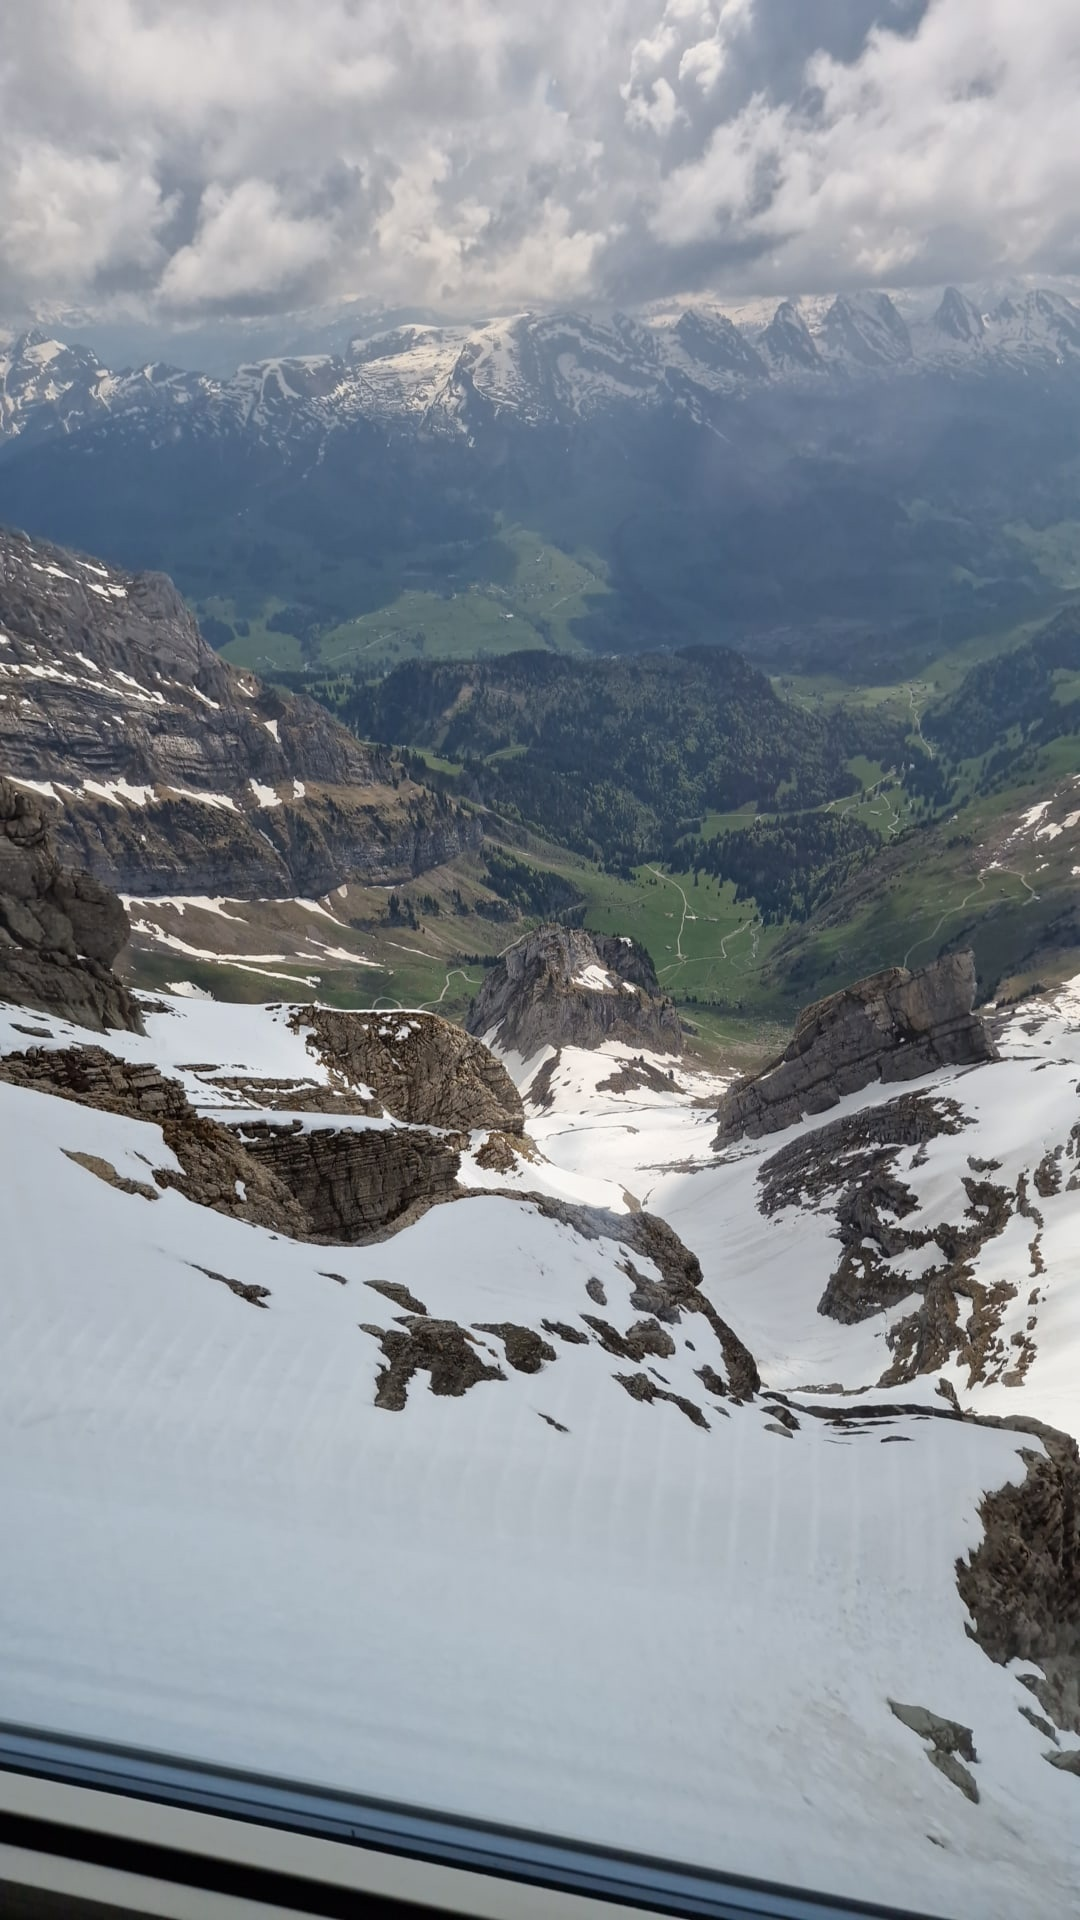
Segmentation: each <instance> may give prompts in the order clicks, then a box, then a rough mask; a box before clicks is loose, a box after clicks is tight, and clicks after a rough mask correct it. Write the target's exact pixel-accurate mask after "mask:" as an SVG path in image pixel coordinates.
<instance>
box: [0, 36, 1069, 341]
mask: <svg viewBox="0 0 1080 1920" xmlns="http://www.w3.org/2000/svg"><path fill="white" fill-rule="evenodd" d="M4 14H5V18H4V42H3V49H2V52H0V311H2V310H5V309H6V310H9V311H10V310H11V309H13V308H15V307H18V306H20V305H22V306H29V307H33V306H37V305H50V304H56V303H61V302H68V303H74V302H79V303H83V304H84V305H86V306H88V307H91V308H93V307H95V305H96V306H97V307H98V308H100V309H104V310H107V311H112V312H113V313H117V314H118V313H122V312H124V311H127V312H131V313H135V312H137V311H143V312H145V313H147V314H149V315H156V316H158V317H159V318H162V319H165V320H170V319H171V320H173V321H177V322H178V321H181V320H182V321H184V322H189V321H190V320H191V319H192V318H193V317H195V316H198V315H200V314H205V315H208V316H214V315H219V316H221V315H227V314H230V313H232V314H252V315H258V314H272V313H275V312H281V311H282V310H288V309H290V308H299V307H303V306H306V305H310V304H311V303H313V302H315V301H320V300H324V299H330V298H332V297H335V296H346V295H354V296H360V297H361V298H364V299H367V300H369V301H377V300H382V301H385V302H387V303H388V304H402V303H405V304H415V305H423V306H429V307H437V308H440V309H442V310H444V311H447V312H455V311H456V312H462V313H465V312H468V313H472V314H475V313H477V312H481V311H485V310H488V311H490V310H496V309H503V310H505V309H506V308H507V307H512V306H521V305H527V304H529V305H542V304H549V303H553V302H563V301H574V302H580V303H582V304H588V303H589V302H590V301H594V302H597V303H601V302H607V301H609V300H618V301H622V302H628V301H641V300H647V299H649V298H652V297H658V296H660V295H664V294H667V293H670V292H674V291H678V290H690V289H691V288H695V287H704V286H710V285H711V286H715V287H716V288H717V289H718V290H720V291H727V292H747V291H760V292H767V291H776V292H778V293H787V292H798V291H811V290H814V289H817V288H827V287H830V286H834V285H835V286H844V287H846V286H858V285H865V284H871V285H872V284H880V283H882V282H888V283H890V284H897V285H902V284H917V283H925V282H928V281H930V280H932V279H934V278H964V277H968V276H977V275H986V276H990V275H993V274H997V273H1038V272H1040V271H1045V272H1048V273H1050V272H1067V271H1071V270H1073V265H1074V263H1075V261H1076V259H1077V257H1078V253H1080V243H1078V221H1077V216H1076V213H1075V211H1074V210H1075V208H1076V207H1077V205H1078V204H1080V193H1078V187H1080V157H1077V153H1076V143H1075V139H1074V137H1073V132H1072V123H1073V120H1074V117H1075V114H1074V102H1075V99H1076V97H1077V93H1078V90H1080V12H1078V10H1077V8H1076V5H1075V0H1039V5H1038V7H1036V8H1031V9H1021V8H1018V7H1017V5H1016V4H1015V0H446V3H444V4H439V0H305V4H304V6H303V8H297V6H296V5H295V0H184V4H183V5H181V6H178V5H176V4H175V0H94V5H93V6H90V5H88V4H87V0H7V3H6V6H5V9H4Z"/></svg>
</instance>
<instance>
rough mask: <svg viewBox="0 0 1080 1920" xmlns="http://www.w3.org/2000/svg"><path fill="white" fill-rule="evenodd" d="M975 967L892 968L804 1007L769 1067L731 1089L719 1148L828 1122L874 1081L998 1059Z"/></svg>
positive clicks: (947, 961)
mask: <svg viewBox="0 0 1080 1920" xmlns="http://www.w3.org/2000/svg"><path fill="white" fill-rule="evenodd" d="M974 999H975V961H974V958H973V956H972V955H971V954H970V953H950V954H945V955H944V956H943V957H942V958H941V959H940V960H936V961H935V962H934V963H933V965H932V966H929V967H922V968H920V969H919V971H918V972H915V973H910V972H908V971H907V969H906V968H904V967H890V968H889V969H887V970H886V971H885V972H883V973H874V974H871V975H870V976H869V978H868V979H865V980H859V981H857V982H856V984H855V985H854V986H852V987H845V988H844V989H842V991H841V992H839V993H834V994H830V996H829V998H828V999H827V1000H819V1001H817V1002H816V1004H815V1005H814V1006H811V1007H806V1008H804V1009H803V1011H802V1013H800V1015H799V1017H798V1020H797V1021H796V1023H795V1033H794V1037H793V1039H792V1041H791V1043H790V1045H789V1046H788V1047H787V1048H786V1049H785V1051H784V1052H783V1053H782V1054H781V1055H780V1058H779V1059H778V1060H775V1061H773V1063H772V1064H771V1066H768V1067H766V1068H765V1069H764V1071H763V1072H761V1073H759V1074H756V1075H755V1076H754V1077H753V1078H752V1079H750V1080H745V1081H743V1082H742V1084H741V1085H738V1086H735V1087H732V1089H731V1091H730V1092H729V1093H727V1094H725V1096H724V1099H723V1100H722V1101H721V1104H720V1106H719V1108H718V1110H717V1116H716V1117H717V1119H718V1121H719V1123H720V1127H719V1132H718V1133H717V1135H716V1142H715V1144H716V1146H717V1148H720V1147H725V1146H727V1145H729V1143H730V1142H731V1141H733V1140H737V1139H739V1138H740V1137H741V1136H742V1135H743V1134H749V1136H750V1137H751V1139H758V1138H759V1137H760V1136H761V1135H762V1134H764V1133H776V1132H779V1131H780V1129H781V1128H783V1127H790V1126H793V1125H794V1124H795V1122H796V1121H798V1120H801V1119H803V1117H804V1116H805V1115H806V1114H814V1113H824V1112H826V1111H827V1110H828V1109H829V1108H830V1107H834V1106H835V1105H836V1103H837V1101H838V1100H841V1099H842V1098H843V1096H844V1095H845V1094H848V1093H856V1092H858V1090H859V1089H860V1088H861V1087H866V1086H869V1085H870V1084H871V1083H872V1082H873V1081H875V1080H883V1081H894V1080H914V1079H917V1078H918V1077H919V1076H920V1075H921V1074H925V1073H931V1072H933V1071H934V1069H935V1068H938V1067H946V1066H968V1065H975V1064H978V1063H981V1062H983V1061H987V1060H994V1059H996V1058H997V1053H996V1049H995V1047H994V1043H993V1041H992V1040H991V1038H990V1035H989V1034H988V1032H987V1030H986V1028H985V1026H984V1025H983V1023H982V1021H981V1020H980V1018H979V1016H978V1015H977V1014H976V1013H973V1012H972V1006H973V1003H974Z"/></svg>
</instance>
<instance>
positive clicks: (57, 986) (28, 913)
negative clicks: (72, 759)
mask: <svg viewBox="0 0 1080 1920" xmlns="http://www.w3.org/2000/svg"><path fill="white" fill-rule="evenodd" d="M128 932H129V926H128V917H127V914H126V913H125V912H124V909H123V907H122V906H121V904H120V901H119V900H118V899H117V898H116V895H115V894H114V893H110V892H109V890H108V888H107V887H103V886H102V885H100V883H99V882H98V881H96V880H94V879H92V878H91V876H90V875H89V874H88V873H80V872H76V871H74V870H72V869H71V868H70V867H63V866H61V864H60V861H59V859H58V858H57V855H56V850H55V847H54V845H53V839H52V835H51V832H50V829H49V823H48V820H47V819H46V817H45V813H44V810H43V808H42V805H41V802H40V801H39V800H38V798H37V797H36V795H34V794H32V793H27V792H24V791H20V790H19V789H18V788H17V787H14V786H12V785H11V783H10V782H9V781H7V780H4V779H0V1000H10V1001H15V1002H16V1003H17V1004H18V1005H20V1006H24V1007H38V1008H40V1009H42V1010H43V1011H45V1012H47V1013H58V1014H61V1015H63V1017H64V1018H65V1019H67V1020H73V1021H74V1022H75V1023H76V1024H77V1025H78V1026H83V1027H90V1028H93V1029H94V1030H95V1031H97V1032H99V1033H101V1032H104V1031H105V1030H106V1029H107V1028H109V1027H121V1028H125V1029H127V1030H128V1031H129V1032H132V1033H141V1032H142V1016H141V1014H140V1012H139V1008H138V1003H137V1002H136V1001H135V999H134V998H133V997H132V995H131V994H130V993H129V992H128V990H127V988H126V987H125V986H123V985H122V984H121V982H120V981H119V980H118V979H117V978H116V977H115V975H114V974H113V973H112V971H111V962H112V961H113V960H115V958H116V956H117V954H118V953H119V952H120V949H121V947H123V946H124V944H125V942H126V941H127V938H128Z"/></svg>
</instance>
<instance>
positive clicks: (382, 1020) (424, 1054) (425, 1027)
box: [290, 1007, 525, 1134]
mask: <svg viewBox="0 0 1080 1920" xmlns="http://www.w3.org/2000/svg"><path fill="white" fill-rule="evenodd" d="M290 1024H291V1025H292V1026H293V1028H294V1029H295V1030H296V1031H297V1032H306V1033H307V1035H308V1046H309V1047H310V1048H311V1049H312V1051H313V1052H314V1053H316V1054H317V1055H318V1057H319V1059H320V1060H322V1061H323V1062H324V1064H325V1065H326V1066H327V1067H328V1068H329V1069H330V1072H331V1076H332V1078H333V1079H334V1080H341V1081H344V1082H345V1084H346V1085H347V1086H348V1087H351V1088H354V1089H355V1088H359V1087H366V1088H368V1089H370V1091H371V1093H372V1094H373V1095H374V1096H375V1100H376V1102H381V1103H382V1105H383V1106H385V1107H386V1109H387V1111H388V1112H390V1113H392V1114H393V1115H394V1117H395V1119H397V1120H406V1121H409V1122H410V1123H411V1124H412V1125H414V1126H422V1127H446V1128H450V1129H451V1130H453V1131H471V1129H472V1128H474V1127H486V1128H488V1129H490V1130H492V1131H494V1132H496V1133H509V1134H520V1133H521V1132H522V1131H523V1129H524V1126H525V1111H524V1108H523V1107H522V1104H521V1096H520V1094H519V1093H518V1090H517V1088H516V1087H515V1085H514V1083H513V1081H512V1080H511V1078H510V1075H509V1074H508V1073H507V1071H506V1068H505V1067H504V1066H503V1065H502V1063H501V1061H499V1060H496V1058H495V1056H494V1054H493V1053H491V1052H490V1051H489V1050H488V1048H487V1047H485V1046H484V1044H483V1042H482V1041H480V1040H477V1039H475V1038H474V1037H473V1035H472V1034H469V1033H464V1032H462V1029H461V1028H460V1027H455V1026H452V1025H451V1024H450V1022H449V1020H443V1019H442V1018H441V1016H440V1015H439V1014H437V1013H338V1012H336V1011H335V1010H334V1009H333V1008H329V1007H300V1008H298V1009H297V1011H296V1013H295V1014H294V1015H293V1016H292V1020H291V1023H290ZM374 1110H375V1111H376V1112H377V1111H378V1106H377V1105H376V1107H375V1109H374Z"/></svg>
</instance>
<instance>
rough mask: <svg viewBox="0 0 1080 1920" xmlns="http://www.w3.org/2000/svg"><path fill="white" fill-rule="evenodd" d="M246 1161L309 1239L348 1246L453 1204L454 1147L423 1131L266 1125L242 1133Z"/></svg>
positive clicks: (456, 1155)
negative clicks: (296, 1210)
mask: <svg viewBox="0 0 1080 1920" xmlns="http://www.w3.org/2000/svg"><path fill="white" fill-rule="evenodd" d="M239 1137H240V1139H241V1140H242V1142H243V1146H244V1149H245V1151H246V1154H247V1156H248V1157H249V1158H250V1159H253V1160H254V1161H255V1162H256V1163H257V1164H258V1165H259V1166H260V1167H261V1168H264V1169H265V1170H266V1172H267V1173H269V1174H271V1175H272V1176H273V1178H274V1180H275V1181H278V1182H280V1183H281V1184H282V1185H283V1186H285V1187H287V1188H288V1190H289V1192H290V1193H291V1194H292V1195H293V1197H294V1199H295V1200H296V1201H297V1203H298V1205H299V1207H300V1210H301V1212H302V1213H303V1216H304V1219H305V1221H306V1223H307V1232H308V1235H309V1236H310V1237H311V1238H312V1239H314V1240H325V1241H327V1242H328V1243H330V1244H332V1245H335V1246H347V1245H348V1244H349V1243H350V1242H355V1241H358V1240H362V1239H365V1238H368V1237H369V1236H371V1235H373V1234H378V1233H380V1232H381V1231H382V1230H383V1229H385V1228H388V1227H399V1226H403V1225H405V1222H406V1219H414V1218H415V1217H416V1216H417V1215H418V1214H419V1213H422V1212H424V1211H425V1210H426V1209H427V1208H428V1207H429V1206H433V1205H435V1203H436V1202H437V1201H440V1200H449V1199H452V1198H453V1196H454V1194H455V1192H456V1190H457V1187H456V1181H457V1172H458V1168H459V1167H460V1165H461V1156H460V1154H459V1152H458V1150H457V1146H456V1145H455V1144H454V1143H453V1142H452V1141H450V1140H447V1139H446V1138H445V1137H443V1136H442V1135H440V1134H435V1133H428V1132H426V1131H425V1130H424V1129H423V1128H421V1127H359V1128H357V1127H307V1128H305V1127H303V1126H302V1125H301V1123H300V1122H299V1121H296V1122H294V1124H293V1125H292V1126H291V1127H289V1126H282V1125H280V1124H278V1125H275V1124H274V1123H273V1122H268V1121H263V1120H260V1121H252V1122H248V1123H247V1124H246V1125H244V1126H243V1127H242V1128H241V1129H239Z"/></svg>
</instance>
